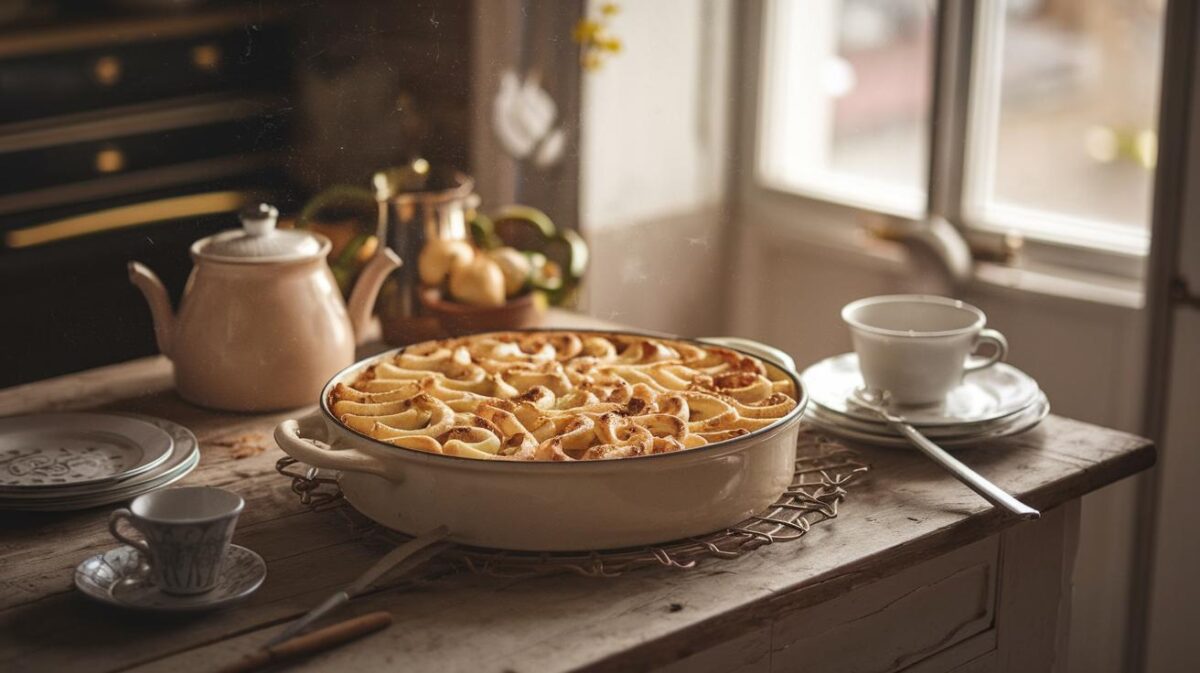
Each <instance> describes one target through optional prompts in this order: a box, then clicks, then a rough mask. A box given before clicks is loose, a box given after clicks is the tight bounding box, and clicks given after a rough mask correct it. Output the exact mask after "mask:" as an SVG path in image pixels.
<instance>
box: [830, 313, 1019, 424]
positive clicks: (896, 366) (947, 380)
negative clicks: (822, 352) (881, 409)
mask: <svg viewBox="0 0 1200 673" xmlns="http://www.w3.org/2000/svg"><path fill="white" fill-rule="evenodd" d="M842 320H844V321H845V322H846V324H847V325H848V326H849V327H850V339H851V341H852V342H853V343H854V352H855V353H857V354H858V365H859V368H860V369H861V370H862V375H863V382H864V383H865V384H866V385H867V387H868V388H873V389H876V390H886V391H887V392H888V393H889V394H890V396H891V399H892V401H894V402H895V403H896V404H900V405H911V406H916V405H928V404H937V403H939V402H942V401H943V400H944V399H945V397H946V394H947V393H949V392H950V391H951V390H953V389H954V388H955V387H956V386H958V385H959V384H961V383H962V379H963V375H964V374H965V373H967V372H973V371H978V370H980V369H983V368H985V367H990V366H992V365H994V364H996V363H997V362H1000V361H1001V360H1003V359H1004V358H1005V356H1006V355H1007V354H1008V341H1006V340H1005V338H1004V335H1003V334H1001V333H1000V332H997V331H996V330H994V329H986V328H985V327H984V325H985V324H987V316H986V315H984V313H983V311H981V310H979V309H978V308H975V307H974V306H971V305H970V304H967V303H964V302H961V301H959V300H957V299H949V298H947V297H937V296H933V295H921V294H897V295H885V296H881V297H867V298H866V299H859V300H858V301H855V302H851V303H849V304H847V305H846V307H845V308H843V309H842ZM981 344H990V345H991V346H992V352H991V354H990V355H987V356H984V357H977V356H976V357H973V356H972V354H973V353H974V352H975V350H976V349H977V348H978V347H979V346H980V345H981Z"/></svg>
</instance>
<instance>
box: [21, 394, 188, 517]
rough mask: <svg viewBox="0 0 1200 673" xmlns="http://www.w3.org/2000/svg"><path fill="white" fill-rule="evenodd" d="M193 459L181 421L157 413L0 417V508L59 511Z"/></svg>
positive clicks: (137, 490) (170, 474)
mask: <svg viewBox="0 0 1200 673" xmlns="http://www.w3.org/2000/svg"><path fill="white" fill-rule="evenodd" d="M199 462H200V451H199V443H198V442H197V441H196V436H195V435H193V434H192V432H191V431H190V430H188V429H187V428H185V427H183V426H181V425H178V424H176V423H172V422H170V421H165V420H161V419H157V418H149V417H143V416H136V417H135V416H122V415H116V414H95V413H61V414H35V415H31V416H14V417H10V418H0V510H26V511H47V512H49V511H62V510H74V509H85V508H88V507H97V506H99V505H107V504H109V503H114V502H120V501H123V500H128V499H130V498H133V497H135V496H138V495H141V494H143V493H146V492H149V491H153V490H154V489H157V488H162V487H163V486H166V485H168V484H172V483H174V482H176V481H178V480H180V479H182V478H183V477H184V476H185V475H187V474H188V473H189V472H191V471H192V468H194V467H196V464H197V463H199Z"/></svg>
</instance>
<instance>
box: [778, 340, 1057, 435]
mask: <svg viewBox="0 0 1200 673" xmlns="http://www.w3.org/2000/svg"><path fill="white" fill-rule="evenodd" d="M801 378H802V379H803V380H804V387H805V390H807V391H808V394H809V400H810V403H809V405H808V409H807V410H806V412H805V418H806V419H808V421H809V422H810V423H812V424H813V425H815V426H816V427H818V428H820V429H822V430H824V431H826V432H829V433H830V434H833V435H837V436H840V437H844V438H846V439H851V440H854V441H860V442H864V443H869V444H878V445H883V446H908V440H907V439H905V438H904V437H902V436H901V435H900V433H898V432H896V431H895V430H893V429H892V428H891V427H890V426H888V425H887V424H886V423H884V422H883V421H881V420H880V419H879V417H878V416H876V415H874V414H873V413H872V412H871V411H869V410H867V409H863V408H861V407H859V406H856V405H855V404H854V402H853V400H852V398H853V396H854V392H855V390H857V389H858V388H860V387H862V385H863V379H862V373H861V372H860V371H859V369H858V356H857V355H855V354H854V353H844V354H842V355H838V356H835V357H832V358H829V359H826V360H822V361H821V362H818V363H817V364H815V365H813V366H811V367H809V368H808V369H806V370H805V371H804V373H803V374H801ZM889 411H892V412H894V413H896V414H897V415H900V416H903V417H904V418H905V419H906V420H907V421H908V422H909V423H910V424H911V425H913V427H915V428H916V429H917V430H920V431H921V433H922V434H923V435H925V436H926V437H928V438H930V439H932V440H933V441H935V442H937V443H938V444H939V445H941V446H943V447H947V448H952V447H962V446H970V445H972V444H975V443H977V442H980V441H982V440H985V439H995V438H997V437H1007V436H1009V435H1015V434H1017V433H1019V432H1024V431H1026V430H1028V429H1030V428H1032V427H1033V426H1035V425H1037V424H1038V423H1039V422H1041V420H1042V419H1043V418H1045V417H1046V414H1048V413H1050V402H1049V401H1048V400H1047V399H1046V395H1045V394H1044V393H1043V392H1042V390H1041V388H1039V387H1038V384H1037V381H1035V380H1033V378H1031V377H1030V376H1029V375H1028V374H1026V373H1024V372H1022V371H1021V370H1019V369H1017V368H1016V367H1013V366H1012V365H1008V364H1004V363H998V364H995V365H992V366H991V367H988V368H986V369H981V370H979V371H975V372H971V373H969V374H967V375H966V376H964V377H963V382H962V385H960V386H958V387H957V388H955V389H954V390H952V391H950V393H949V394H948V395H947V396H946V399H945V401H944V402H942V403H940V404H936V405H931V406H921V407H905V406H899V405H892V406H891V407H889Z"/></svg>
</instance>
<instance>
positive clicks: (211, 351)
mask: <svg viewBox="0 0 1200 673" xmlns="http://www.w3.org/2000/svg"><path fill="white" fill-rule="evenodd" d="M277 217H278V211H276V210H275V208H272V207H271V206H269V205H267V204H259V205H258V206H255V207H253V208H250V209H248V210H247V211H243V213H242V215H241V218H242V229H238V230H231V231H225V232H221V233H219V234H215V235H213V236H209V237H208V238H203V239H201V240H199V241H196V242H195V243H194V244H192V249H191V253H192V259H193V261H194V262H195V266H194V268H193V269H192V273H191V276H190V277H189V278H188V282H187V285H186V287H185V288H184V292H183V299H182V300H181V302H180V306H179V312H178V314H174V313H173V312H172V311H171V302H170V299H169V298H168V297H167V291H166V288H165V287H163V284H162V281H160V280H159V279H158V276H156V275H154V273H153V272H152V271H150V270H149V269H147V268H146V267H145V266H143V265H141V264H139V263H137V262H130V263H129V280H130V281H131V282H132V283H133V284H134V285H136V286H137V287H138V288H139V289H141V291H142V294H144V295H145V296H146V301H147V302H149V304H150V312H151V314H152V315H153V317H154V334H155V337H156V338H157V340H158V347H159V350H161V351H162V352H163V354H164V355H166V356H167V357H168V358H170V359H171V361H172V362H173V363H174V365H175V385H176V388H177V389H178V391H179V394H180V395H181V396H183V397H184V398H185V399H187V400H189V401H191V402H194V403H196V404H199V405H201V406H205V407H212V408H216V409H226V410H232V411H267V410H275V409H289V408H294V407H300V406H305V405H309V404H312V401H313V400H314V399H316V397H317V394H318V393H319V392H320V390H321V386H323V385H325V382H326V381H328V380H329V379H330V378H331V377H332V376H333V375H334V374H336V373H337V372H338V371H339V370H341V369H343V368H345V367H348V366H349V365H350V364H352V363H353V362H354V359H355V355H354V348H355V345H356V343H357V339H356V334H357V335H361V334H362V331H363V329H364V327H365V326H366V325H367V324H368V322H369V319H370V317H371V309H372V308H373V307H374V304H375V298H376V297H377V296H378V294H379V288H380V286H381V285H382V284H383V281H384V279H385V278H386V277H387V275H388V274H389V273H391V271H392V270H394V269H396V268H397V267H399V266H400V258H399V257H397V256H396V253H394V252H392V251H391V250H390V249H388V248H386V247H385V248H382V250H381V252H380V253H379V254H377V255H376V256H375V257H374V259H372V260H371V262H370V263H369V264H368V265H367V266H366V268H365V269H363V272H362V274H361V275H360V276H359V278H358V282H357V284H356V285H355V287H354V289H353V291H352V292H351V294H350V301H349V307H348V308H347V305H346V303H344V302H343V301H342V295H341V293H340V292H339V291H338V286H337V283H336V282H335V281H334V278H333V274H332V273H331V272H330V270H329V265H328V264H327V263H326V261H325V257H326V255H327V254H328V253H329V249H330V245H331V244H330V242H329V239H327V238H325V237H324V236H321V235H318V234H313V233H310V232H305V231H298V230H278V229H276V228H275V223H276V218H277Z"/></svg>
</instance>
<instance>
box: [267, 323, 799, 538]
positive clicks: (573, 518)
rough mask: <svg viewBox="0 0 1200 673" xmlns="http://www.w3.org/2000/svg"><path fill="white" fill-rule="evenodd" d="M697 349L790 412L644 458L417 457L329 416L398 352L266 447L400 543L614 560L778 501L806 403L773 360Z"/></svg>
mask: <svg viewBox="0 0 1200 673" xmlns="http://www.w3.org/2000/svg"><path fill="white" fill-rule="evenodd" d="M605 333H608V334H627V335H631V336H654V337H656V338H667V337H662V336H661V335H639V334H637V333H633V332H612V331H608V332H605ZM669 338H672V339H676V340H679V341H689V340H688V339H678V338H677V337H669ZM697 341H699V342H701V343H707V344H712V345H721V346H725V347H729V348H733V349H735V350H739V351H742V352H744V353H747V354H751V355H755V356H757V357H759V358H760V359H762V360H764V361H765V362H766V363H767V366H768V367H774V368H775V369H777V370H778V371H779V372H781V373H782V374H784V375H786V376H787V377H789V378H791V379H792V381H793V383H794V384H795V386H796V391H797V398H798V399H797V404H796V407H795V408H794V409H792V410H791V412H789V413H788V414H787V415H786V416H784V417H783V418H781V419H779V420H778V421H776V422H775V423H773V424H771V425H770V426H767V427H765V428H762V429H760V430H757V431H754V432H751V433H750V434H748V435H744V436H742V437H738V438H735V439H731V440H726V441H722V442H716V443H713V444H710V445H707V446H702V447H699V448H695V449H689V450H684V451H677V452H674V453H664V454H656V455H650V456H638V457H633V458H622V459H616V460H594V461H579V462H570V463H562V462H550V461H529V462H524V461H504V460H477V459H473V458H461V457H457V456H447V455H442V454H434V453H426V452H423V451H416V450H412V449H406V448H402V447H397V446H392V445H390V444H385V443H383V442H378V441H375V440H373V439H371V438H369V437H366V436H364V435H360V434H358V433H356V432H354V431H353V430H351V429H349V428H347V427H346V426H344V425H342V424H341V423H340V422H339V421H338V420H337V419H336V418H334V416H333V414H332V413H331V412H330V410H329V402H328V400H329V397H330V392H331V391H332V389H333V387H334V386H335V385H336V384H338V383H346V384H349V383H351V382H352V381H354V380H355V379H356V378H357V376H358V374H359V372H361V371H362V370H363V369H365V368H367V367H369V366H371V365H372V364H374V363H376V362H378V361H380V360H381V359H385V358H391V357H393V356H395V354H396V353H398V352H400V350H402V349H397V350H393V351H390V352H387V353H384V354H382V355H379V356H376V357H372V358H368V359H366V360H363V361H361V362H358V363H357V364H354V365H352V366H350V367H348V368H347V369H344V370H342V371H341V372H339V373H338V374H337V375H336V376H334V377H333V379H331V380H330V381H329V383H328V384H326V386H325V388H324V389H323V390H322V391H321V398H320V408H319V409H318V410H317V411H315V412H314V413H312V414H311V415H309V416H307V417H304V418H301V419H299V420H286V421H284V422H282V423H280V424H279V426H278V427H277V428H276V429H275V441H276V442H277V443H278V444H279V447H280V448H281V449H283V451H284V452H285V453H287V454H288V455H289V456H291V457H293V458H295V459H296V460H298V461H300V462H303V463H306V464H308V465H312V466H315V467H319V468H326V469H332V470H338V471H339V472H340V475H339V478H338V483H339V485H340V486H341V489H342V492H343V493H344V494H345V497H346V499H347V500H348V501H349V502H350V504H352V505H353V506H354V507H355V508H356V509H358V510H359V511H360V512H362V513H363V514H365V515H366V516H368V517H370V518H371V519H374V520H375V521H377V522H378V523H380V524H382V525H384V526H387V527H388V528H392V529H394V530H398V531H402V532H404V533H409V534H420V533H423V532H425V531H428V530H431V529H433V528H435V527H437V526H441V525H445V526H447V527H448V528H449V529H450V536H449V539H451V540H453V541H455V542H459V543H462V544H467V545H475V546H481V547H493V548H500V549H514V550H526V551H579V550H588V549H614V548H621V547H633V546H640V545H647V544H653V543H658V542H665V541H669V540H675V539H679V538H685V537H690V536H695V535H701V534H705V533H710V532H713V531H716V530H720V529H722V528H726V527H729V526H732V525H734V524H736V523H739V522H741V521H744V520H745V519H746V518H748V517H749V516H750V515H752V514H754V513H756V512H760V511H762V510H763V509H765V508H766V507H767V506H768V505H770V504H771V503H772V502H774V501H775V500H776V499H778V498H779V496H780V495H781V494H782V493H783V491H784V490H786V489H787V487H788V484H789V483H790V482H791V479H792V473H793V466H794V461H795V454H796V436H797V433H798V432H799V424H800V418H801V416H802V415H803V412H804V408H805V406H806V405H807V403H808V395H807V394H806V392H805V391H804V387H803V384H802V383H801V382H800V377H799V375H798V374H797V373H796V371H795V364H794V363H793V362H792V360H791V358H790V357H788V356H787V355H786V354H785V353H783V352H782V351H779V350H777V349H775V348H772V347H770V346H766V345H764V344H759V343H757V342H753V341H748V340H745V339H734V338H726V337H713V338H706V339H702V340H697ZM693 343H695V342H693Z"/></svg>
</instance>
